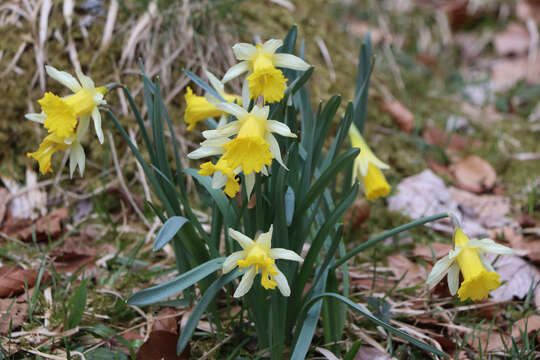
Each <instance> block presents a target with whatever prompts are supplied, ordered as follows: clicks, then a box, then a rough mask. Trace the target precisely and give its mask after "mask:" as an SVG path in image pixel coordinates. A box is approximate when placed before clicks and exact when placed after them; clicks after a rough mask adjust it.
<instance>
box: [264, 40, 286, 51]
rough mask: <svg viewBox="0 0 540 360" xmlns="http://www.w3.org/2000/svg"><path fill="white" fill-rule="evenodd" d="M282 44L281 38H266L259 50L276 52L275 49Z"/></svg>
mask: <svg viewBox="0 0 540 360" xmlns="http://www.w3.org/2000/svg"><path fill="white" fill-rule="evenodd" d="M281 45H283V40H280V39H270V40H267V41H266V42H265V43H264V44H262V46H261V51H262V52H264V53H266V54H269V55H272V54H274V53H275V52H276V50H277V49H279V48H280V47H281Z"/></svg>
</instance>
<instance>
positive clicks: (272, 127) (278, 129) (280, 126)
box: [266, 120, 296, 138]
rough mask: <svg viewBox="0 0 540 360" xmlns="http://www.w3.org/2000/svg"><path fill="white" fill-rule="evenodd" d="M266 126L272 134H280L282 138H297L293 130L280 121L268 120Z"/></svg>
mask: <svg viewBox="0 0 540 360" xmlns="http://www.w3.org/2000/svg"><path fill="white" fill-rule="evenodd" d="M266 124H267V125H266V126H267V128H268V130H269V131H270V132H273V133H276V134H279V135H281V136H286V137H292V138H295V137H296V134H295V133H293V132H291V129H289V127H288V126H287V125H286V124H284V123H282V122H280V121H276V120H268V121H267V123H266Z"/></svg>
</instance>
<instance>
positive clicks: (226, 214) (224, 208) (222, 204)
mask: <svg viewBox="0 0 540 360" xmlns="http://www.w3.org/2000/svg"><path fill="white" fill-rule="evenodd" d="M184 173H186V174H188V175H191V176H193V177H194V178H195V180H197V181H198V182H199V184H201V185H202V186H204V188H205V189H206V191H208V193H209V194H210V196H211V197H212V198H213V199H214V201H215V202H216V205H217V206H218V208H219V210H220V211H221V214H222V215H223V218H224V219H225V223H226V224H227V225H228V226H232V225H233V224H234V221H235V218H236V216H235V214H234V210H233V209H232V207H231V205H230V204H229V200H228V199H227V197H226V196H225V194H223V191H221V190H218V189H214V188H213V187H212V180H211V178H210V177H208V176H201V175H199V173H198V172H197V170H195V169H185V170H184Z"/></svg>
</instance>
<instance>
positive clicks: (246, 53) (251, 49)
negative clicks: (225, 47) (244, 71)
mask: <svg viewBox="0 0 540 360" xmlns="http://www.w3.org/2000/svg"><path fill="white" fill-rule="evenodd" d="M232 49H233V53H234V56H235V57H236V59H237V60H251V59H252V58H253V57H254V56H255V55H257V52H258V50H257V48H256V47H255V46H253V45H251V44H248V43H238V44H235V45H234V46H233V48H232Z"/></svg>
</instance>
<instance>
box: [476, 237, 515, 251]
mask: <svg viewBox="0 0 540 360" xmlns="http://www.w3.org/2000/svg"><path fill="white" fill-rule="evenodd" d="M478 242H479V243H480V246H479V247H478V250H480V251H482V252H486V253H491V254H499V255H512V254H515V253H516V252H515V251H514V250H513V249H511V248H509V247H507V246H504V245H501V244H497V243H496V242H495V241H493V240H491V239H481V240H478Z"/></svg>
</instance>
